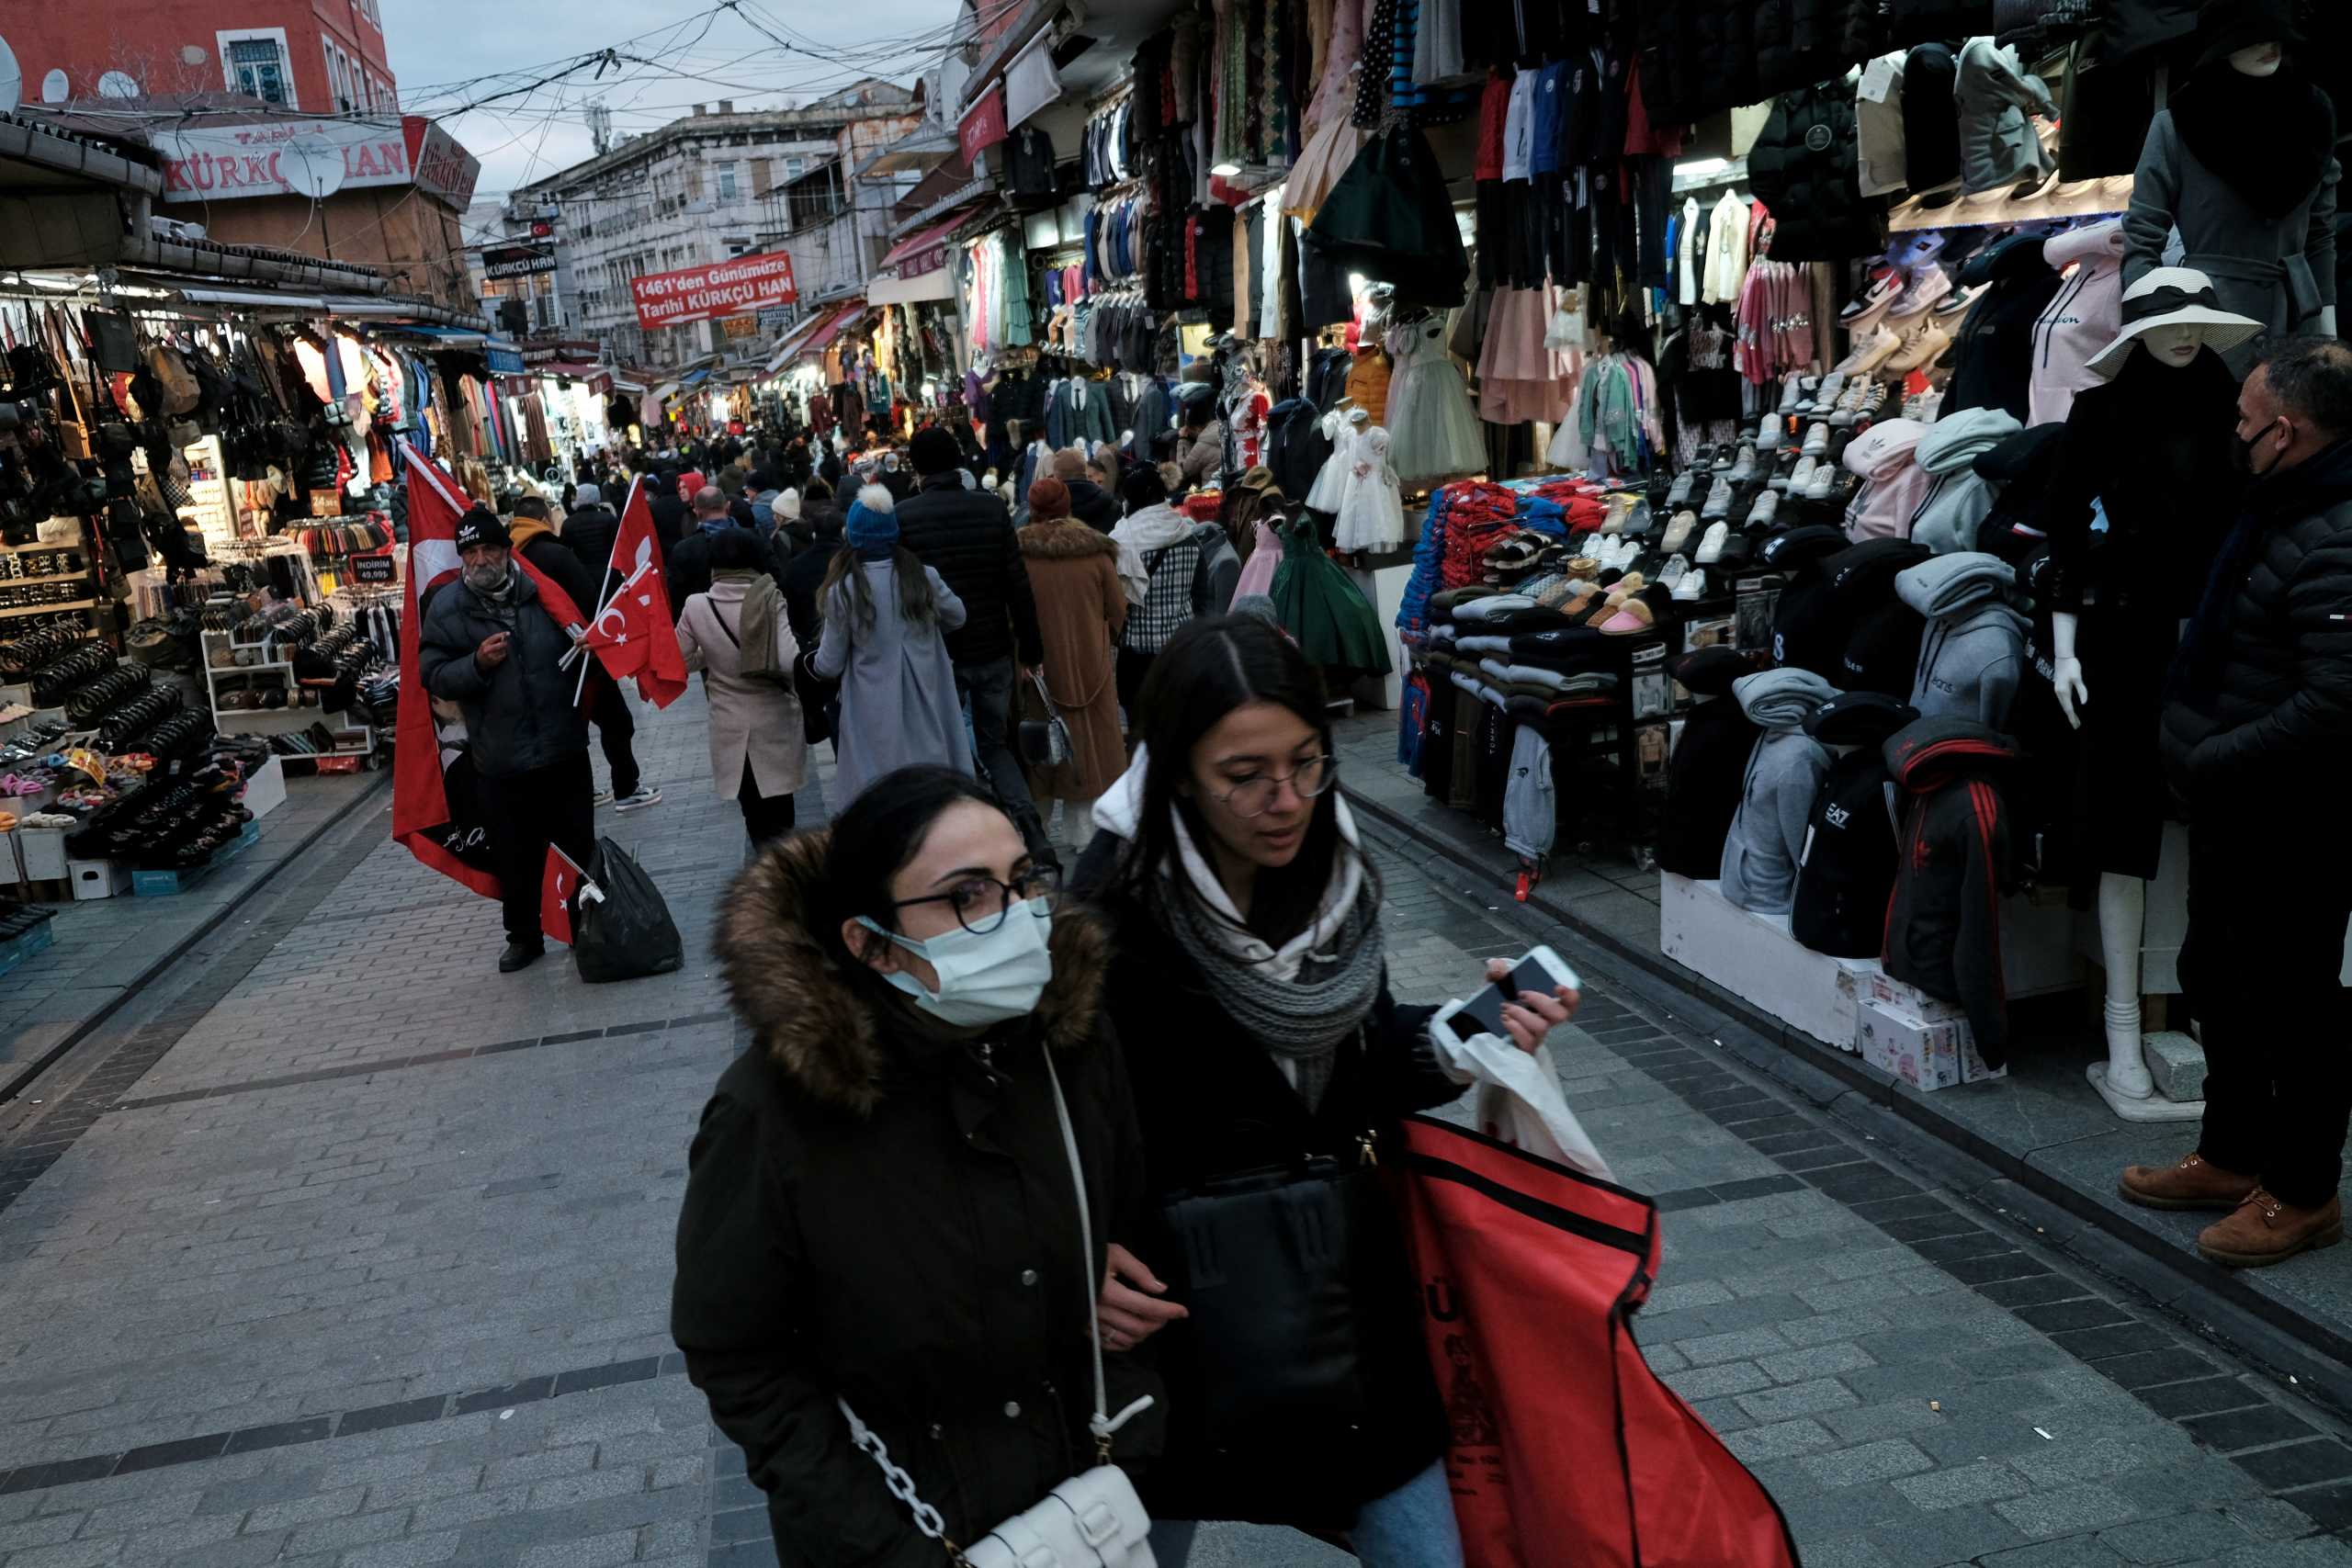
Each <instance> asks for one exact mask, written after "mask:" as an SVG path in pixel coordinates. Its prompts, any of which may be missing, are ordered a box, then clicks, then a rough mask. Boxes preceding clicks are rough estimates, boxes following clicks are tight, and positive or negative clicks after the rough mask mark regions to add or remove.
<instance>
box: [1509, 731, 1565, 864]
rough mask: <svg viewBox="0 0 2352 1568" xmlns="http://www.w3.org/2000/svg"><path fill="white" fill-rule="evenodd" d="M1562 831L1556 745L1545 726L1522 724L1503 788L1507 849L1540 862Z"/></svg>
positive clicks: (1515, 736)
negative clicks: (1554, 761) (1554, 754)
mask: <svg viewBox="0 0 2352 1568" xmlns="http://www.w3.org/2000/svg"><path fill="white" fill-rule="evenodd" d="M1559 829H1560V800H1559V794H1558V786H1557V784H1555V780H1554V778H1553V774H1552V743H1551V742H1550V741H1549V740H1546V739H1544V727H1543V726H1542V725H1541V724H1521V726H1520V727H1519V728H1518V731H1517V733H1515V734H1514V735H1513V736H1512V737H1511V743H1510V783H1508V784H1505V785H1504V786H1503V847H1504V848H1505V849H1507V850H1509V851H1510V852H1511V853H1513V854H1515V855H1520V856H1522V857H1524V858H1525V859H1528V860H1531V861H1540V860H1542V859H1543V858H1544V856H1546V855H1548V854H1550V853H1551V852H1552V840H1553V839H1554V837H1555V835H1557V833H1558V832H1559Z"/></svg>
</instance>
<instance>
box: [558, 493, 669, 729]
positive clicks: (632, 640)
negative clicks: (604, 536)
mask: <svg viewBox="0 0 2352 1568" xmlns="http://www.w3.org/2000/svg"><path fill="white" fill-rule="evenodd" d="M613 572H618V573H620V577H621V583H620V586H619V587H618V588H616V589H614V590H613V593H612V597H610V598H608V599H606V600H605V604H604V607H603V608H602V609H600V610H598V611H597V613H596V618H595V620H594V622H593V623H591V624H590V626H589V627H588V635H587V636H586V637H582V639H581V646H582V647H583V648H588V649H594V650H595V654H596V657H597V658H598V659H599V660H602V661H603V663H604V666H605V673H607V674H609V675H610V676H612V678H613V679H614V680H616V681H619V680H623V679H625V678H627V677H628V676H631V675H634V676H636V677H637V694H638V695H639V696H641V697H643V698H644V699H645V700H646V701H647V702H649V703H651V704H652V705H654V706H655V707H657V708H665V707H668V706H669V705H671V704H672V703H673V702H676V701H677V700H678V698H679V696H680V694H683V693H684V691H685V689H686V660H685V656H684V654H682V653H680V652H679V651H678V627H677V623H676V622H675V621H673V619H672V618H671V615H670V594H669V591H668V590H667V589H665V588H663V587H662V541H661V539H660V538H659V537H658V536H656V535H655V534H654V532H653V508H652V506H651V504H650V502H647V501H646V499H645V480H644V479H643V478H642V477H641V476H640V477H639V478H638V479H635V480H633V481H631V483H630V485H629V490H628V506H627V507H626V508H624V509H623V511H622V513H621V526H620V532H619V533H618V534H616V535H615V536H613V555H612V559H611V560H610V561H609V562H607V563H606V575H607V577H609V576H610V574H611V573H613Z"/></svg>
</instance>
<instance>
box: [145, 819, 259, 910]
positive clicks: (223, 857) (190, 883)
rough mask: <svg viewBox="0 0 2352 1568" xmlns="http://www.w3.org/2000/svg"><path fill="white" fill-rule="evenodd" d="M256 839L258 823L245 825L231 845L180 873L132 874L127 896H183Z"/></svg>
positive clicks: (222, 847)
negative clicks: (129, 893) (181, 894)
mask: <svg viewBox="0 0 2352 1568" xmlns="http://www.w3.org/2000/svg"><path fill="white" fill-rule="evenodd" d="M260 837H261V824H260V823H259V822H258V821H255V822H248V823H246V824H245V825H244V829H243V831H242V832H240V833H239V834H238V835H237V841H236V842H235V843H233V844H223V845H221V846H220V848H219V849H217V850H215V851H213V852H212V858H211V859H210V860H209V861H207V862H205V863H203V864H202V865H198V866H190V867H188V868H187V869H186V870H184V871H134V872H132V873H131V874H130V892H131V896H132V897H137V898H168V897H173V896H174V895H175V894H180V893H185V892H187V890H188V889H189V888H191V887H194V886H196V885H197V884H198V883H199V882H202V881H203V880H204V879H205V878H206V877H208V876H209V875H211V874H213V873H214V872H216V871H219V870H220V868H221V867H222V866H224V865H226V864H228V863H230V862H231V861H232V860H235V859H236V858H237V857H238V856H239V855H241V854H243V853H244V852H246V851H247V850H249V849H252V848H253V847H254V840H257V839H259V838H260Z"/></svg>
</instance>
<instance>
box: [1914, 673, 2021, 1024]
mask: <svg viewBox="0 0 2352 1568" xmlns="http://www.w3.org/2000/svg"><path fill="white" fill-rule="evenodd" d="M1885 758H1886V767H1887V772H1888V773H1891V774H1893V775H1894V783H1895V785H1896V787H1897V788H1898V789H1900V790H1901V791H1902V792H1903V795H1904V797H1905V806H1904V808H1903V824H1902V835H1901V840H1900V845H1899V849H1900V856H1901V858H1900V861H1899V863H1898V864H1897V866H1896V868H1895V874H1894V894H1893V895H1892V896H1891V897H1889V898H1888V899H1887V905H1886V941H1885V947H1884V950H1883V952H1882V953H1881V954H1880V962H1881V963H1883V964H1885V965H1886V972H1887V973H1888V974H1889V975H1892V976H1894V977H1895V978H1896V979H1898V980H1901V981H1903V982H1905V984H1907V985H1912V986H1917V987H1918V988H1919V989H1920V990H1922V991H1924V992H1926V993H1927V994H1928V996H1931V997H1934V998H1938V999H1939V1000H1941V1001H1947V1002H1952V1003H1955V1004H1957V1005H1958V1006H1959V1007H1960V1008H1961V1009H1962V1010H1964V1011H1965V1012H1966V1013H1967V1014H1968V1025H1969V1029H1970V1031H1971V1032H1973V1034H1974V1035H1975V1036H1976V1048H1977V1050H1978V1051H1979V1052H1980V1053H1981V1054H1982V1055H1984V1058H1985V1063H1986V1065H1988V1066H1995V1067H1997V1066H2001V1065H2002V1064H2003V1063H2005V1062H2006V1061H2007V1060H2008V1044H2009V1017H2008V992H2007V988H2006V987H2005V986H2004V985H2003V983H2002V978H2001V895H2002V894H2003V893H2004V892H2005V891H2006V890H2007V888H2008V886H2009V884H2010V880H2011V874H2010V846H2009V811H2008V803H2007V798H2006V793H2007V781H2008V777H2009V774H2010V773H2012V772H2013V771H2014V770H2015V768H2016V766H2017V763H2018V749H2017V743H2016V742H2015V741H2013V740H2011V739H2009V738H2008V737H2007V736H2006V735H2003V734H2002V733H2001V732H2000V731H1998V730H1996V729H1992V728H1987V727H1985V726H1984V725H1981V724H1977V723H1975V722H1973V720H1969V719H1964V718H1923V719H1921V720H1919V721H1918V722H1917V723H1916V724H1911V725H1907V726H1905V728H1902V729H1900V730H1897V731H1896V732H1895V733H1894V735H1892V736H1890V737H1889V738H1888V739H1887V742H1886V747H1885Z"/></svg>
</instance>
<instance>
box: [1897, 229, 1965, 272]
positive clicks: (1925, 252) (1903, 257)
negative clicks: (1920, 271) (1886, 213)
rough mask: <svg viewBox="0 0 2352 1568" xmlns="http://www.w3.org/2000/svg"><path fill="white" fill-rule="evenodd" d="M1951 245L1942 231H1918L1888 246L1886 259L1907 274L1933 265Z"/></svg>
mask: <svg viewBox="0 0 2352 1568" xmlns="http://www.w3.org/2000/svg"><path fill="white" fill-rule="evenodd" d="M1948 243H1950V241H1949V238H1948V236H1946V234H1945V233H1944V231H1942V230H1941V229H1917V230H1914V231H1911V232H1910V233H1908V234H1905V235H1903V236H1901V237H1900V238H1898V239H1897V240H1895V241H1894V243H1892V244H1890V245H1888V246H1887V247H1886V259H1887V261H1888V263H1889V264H1891V265H1894V266H1899V267H1901V268H1903V269H1904V270H1905V271H1906V272H1907V271H1910V270H1911V269H1913V268H1915V267H1922V266H1928V265H1932V264H1933V263H1934V262H1935V261H1936V259H1937V258H1938V257H1939V256H1941V255H1942V254H1944V247H1945V245H1946V244H1948Z"/></svg>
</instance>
